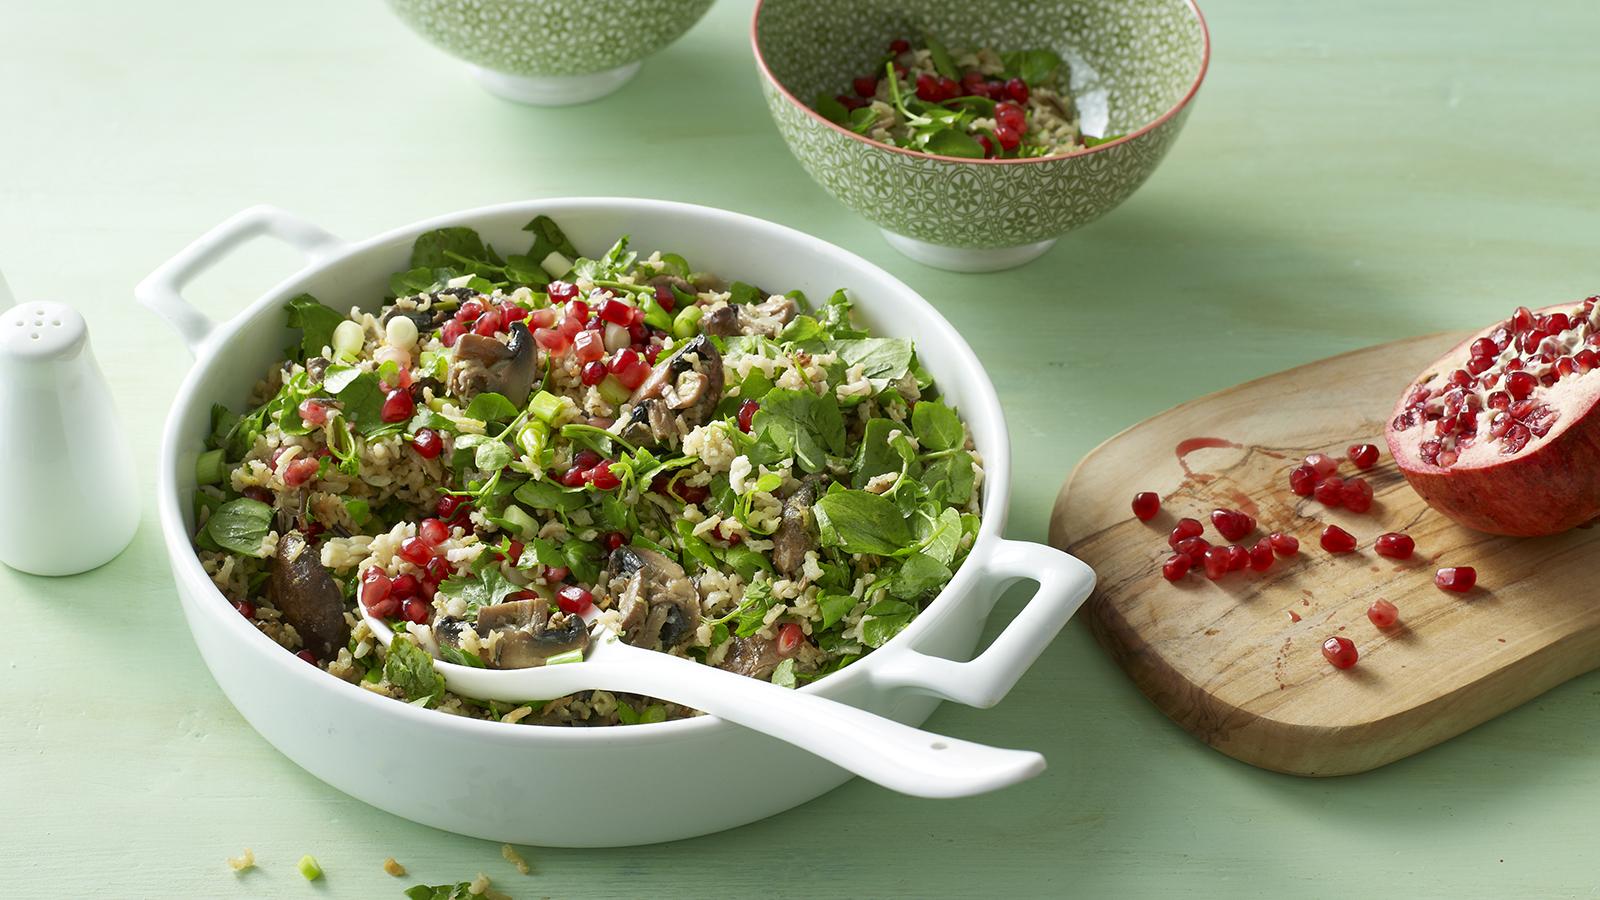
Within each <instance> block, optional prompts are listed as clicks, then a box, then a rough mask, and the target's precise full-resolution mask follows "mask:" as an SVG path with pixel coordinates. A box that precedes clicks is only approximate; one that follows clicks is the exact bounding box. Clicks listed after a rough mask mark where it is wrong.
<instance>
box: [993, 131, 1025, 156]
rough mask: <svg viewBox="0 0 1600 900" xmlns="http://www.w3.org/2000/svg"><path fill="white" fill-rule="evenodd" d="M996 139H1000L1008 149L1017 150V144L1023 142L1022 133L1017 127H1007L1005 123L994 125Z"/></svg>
mask: <svg viewBox="0 0 1600 900" xmlns="http://www.w3.org/2000/svg"><path fill="white" fill-rule="evenodd" d="M994 139H995V140H997V141H999V142H1000V146H1001V147H1002V148H1004V149H1006V150H1015V149H1017V145H1019V144H1021V143H1022V135H1021V133H1020V132H1018V131H1017V130H1016V129H1015V128H1007V127H1006V126H1004V125H996V126H995V127H994Z"/></svg>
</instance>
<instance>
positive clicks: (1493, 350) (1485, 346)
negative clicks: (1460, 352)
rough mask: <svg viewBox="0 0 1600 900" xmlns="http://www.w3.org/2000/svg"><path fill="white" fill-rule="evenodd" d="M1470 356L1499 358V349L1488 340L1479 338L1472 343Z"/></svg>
mask: <svg viewBox="0 0 1600 900" xmlns="http://www.w3.org/2000/svg"><path fill="white" fill-rule="evenodd" d="M1471 354H1472V355H1473V356H1499V355H1500V348H1499V347H1497V346H1496V345H1495V342H1494V341H1493V340H1491V339H1489V338H1486V337H1481V338H1478V339H1477V340H1475V341H1473V342H1472V349H1471Z"/></svg>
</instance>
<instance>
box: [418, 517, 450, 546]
mask: <svg viewBox="0 0 1600 900" xmlns="http://www.w3.org/2000/svg"><path fill="white" fill-rule="evenodd" d="M417 537H419V538H422V540H423V542H425V543H426V544H427V545H428V546H429V547H437V546H439V545H440V544H442V543H444V542H445V541H446V540H448V539H449V538H450V526H448V525H446V524H444V523H443V522H441V521H439V520H438V519H423V520H422V523H421V524H419V525H418V526H417Z"/></svg>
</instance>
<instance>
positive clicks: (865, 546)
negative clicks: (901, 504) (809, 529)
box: [812, 490, 912, 556]
mask: <svg viewBox="0 0 1600 900" xmlns="http://www.w3.org/2000/svg"><path fill="white" fill-rule="evenodd" d="M812 511H813V512H814V513H815V514H816V517H817V529H818V531H820V532H821V536H822V543H823V544H824V545H826V546H830V547H838V548H840V549H842V550H844V551H845V552H846V553H871V554H874V555H877V556H891V555H893V554H894V553H895V552H896V551H898V550H900V549H901V548H902V547H904V546H906V545H907V544H909V543H911V540H912V537H911V527H910V526H909V525H907V524H906V520H905V518H904V517H903V516H901V515H900V510H899V509H898V508H897V507H896V506H895V505H894V501H893V500H887V499H885V498H883V497H880V496H878V495H877V494H869V493H867V492H866V491H853V490H836V491H830V492H828V493H827V494H824V495H823V496H822V497H821V498H820V499H819V500H817V503H816V505H815V506H814V507H812Z"/></svg>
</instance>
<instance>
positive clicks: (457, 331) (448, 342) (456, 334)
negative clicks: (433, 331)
mask: <svg viewBox="0 0 1600 900" xmlns="http://www.w3.org/2000/svg"><path fill="white" fill-rule="evenodd" d="M466 333H467V326H465V325H462V324H461V323H460V322H457V321H456V320H455V319H451V320H450V321H448V322H446V323H444V327H443V328H441V329H440V330H439V341H440V342H441V343H443V344H444V345H445V346H446V347H454V346H455V345H456V341H459V340H461V336H462V335H463V334H466Z"/></svg>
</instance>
